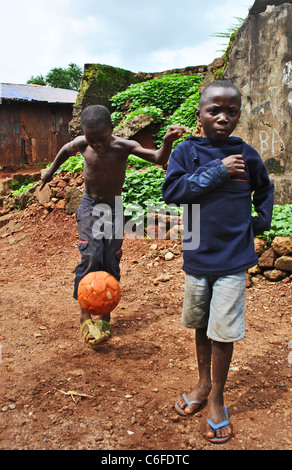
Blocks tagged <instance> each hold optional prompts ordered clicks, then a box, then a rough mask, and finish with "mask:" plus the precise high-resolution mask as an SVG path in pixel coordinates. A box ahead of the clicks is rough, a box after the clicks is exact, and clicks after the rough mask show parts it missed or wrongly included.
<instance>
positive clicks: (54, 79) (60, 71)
mask: <svg viewBox="0 0 292 470" xmlns="http://www.w3.org/2000/svg"><path fill="white" fill-rule="evenodd" d="M82 73H83V72H82V69H81V67H79V66H78V65H76V64H73V63H72V64H69V65H68V67H67V68H66V69H64V68H62V67H54V68H53V69H51V70H50V71H49V72H48V73H47V75H46V76H45V77H44V76H43V75H36V76H32V77H30V79H29V80H27V82H26V83H28V84H34V85H43V86H46V85H49V86H51V87H53V88H65V89H67V90H78V88H79V86H80V83H81V79H82Z"/></svg>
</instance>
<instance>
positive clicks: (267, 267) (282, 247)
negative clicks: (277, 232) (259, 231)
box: [247, 237, 292, 285]
mask: <svg viewBox="0 0 292 470" xmlns="http://www.w3.org/2000/svg"><path fill="white" fill-rule="evenodd" d="M255 249H256V253H257V255H258V259H259V262H258V264H257V265H256V266H254V267H252V268H250V269H249V270H248V275H247V282H248V285H249V284H250V283H254V282H258V280H259V279H260V278H261V276H264V277H265V278H266V279H268V280H269V281H281V280H283V282H289V281H290V280H291V279H292V274H291V273H292V238H291V237H275V238H274V240H273V242H272V244H271V246H268V245H267V242H266V241H265V240H263V239H261V238H255Z"/></svg>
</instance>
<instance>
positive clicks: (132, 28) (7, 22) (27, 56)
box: [0, 0, 254, 83]
mask: <svg viewBox="0 0 292 470" xmlns="http://www.w3.org/2000/svg"><path fill="white" fill-rule="evenodd" d="M253 3H254V1H253V0H220V1H218V0H206V1H203V0H183V1H182V2H180V1H177V0H138V1H137V0H107V1H106V0H2V2H1V20H2V21H1V27H0V40H1V43H0V44H1V46H0V82H2V83H26V81H27V80H28V79H29V78H30V77H31V76H32V75H39V74H42V75H46V74H47V72H49V70H51V69H52V68H53V67H64V68H66V67H67V66H68V64H69V63H71V62H74V63H76V64H78V65H79V66H81V67H82V68H83V66H84V64H85V63H100V64H107V65H112V66H116V67H121V68H124V69H127V70H131V71H133V72H138V71H142V72H160V71H163V70H169V69H173V68H182V67H186V66H193V65H208V64H210V63H211V62H212V61H213V60H214V59H215V58H216V57H220V56H221V55H222V52H221V51H220V50H221V49H222V48H224V43H226V40H224V39H220V38H217V37H214V36H212V35H213V34H214V33H217V32H226V31H227V30H228V28H230V27H231V26H232V25H234V24H237V19H236V18H238V17H239V18H246V16H247V15H248V10H249V8H250V7H251V6H252V5H253Z"/></svg>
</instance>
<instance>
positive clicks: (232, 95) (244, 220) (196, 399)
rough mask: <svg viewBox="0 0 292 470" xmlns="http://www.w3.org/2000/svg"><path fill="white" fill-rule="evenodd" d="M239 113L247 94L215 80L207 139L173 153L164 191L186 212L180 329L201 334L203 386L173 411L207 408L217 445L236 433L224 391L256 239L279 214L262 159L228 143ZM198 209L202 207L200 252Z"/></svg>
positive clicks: (206, 114)
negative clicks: (195, 208)
mask: <svg viewBox="0 0 292 470" xmlns="http://www.w3.org/2000/svg"><path fill="white" fill-rule="evenodd" d="M240 109H241V95H240V92H239V90H238V89H237V88H236V87H235V86H234V85H233V84H232V83H231V82H228V81H225V80H223V81H214V82H212V83H211V84H210V85H208V86H207V87H205V88H204V90H203V92H202V94H201V98H200V103H199V108H198V110H197V118H198V120H199V121H200V122H201V124H202V127H203V130H204V136H203V137H195V136H192V137H188V138H187V139H186V140H185V142H184V143H182V144H181V145H179V146H178V147H177V148H176V149H175V150H174V151H173V152H172V154H171V157H170V161H169V165H168V170H167V175H166V179H165V182H164V184H163V188H162V193H163V197H164V200H165V201H166V203H168V204H169V203H174V204H178V205H179V204H185V205H187V211H188V226H187V227H185V231H186V233H187V234H188V235H187V237H186V238H185V240H184V245H183V257H184V265H183V269H184V271H185V278H186V279H185V298H184V305H183V313H182V323H183V325H185V326H186V327H187V328H195V329H196V350H197V360H198V368H199V382H198V385H197V386H196V387H195V388H194V389H193V390H192V391H190V392H189V393H184V394H183V395H182V396H181V397H180V399H179V400H178V402H177V403H176V405H175V408H176V411H177V412H178V413H179V414H181V415H183V416H189V415H191V414H193V413H195V412H196V411H198V409H200V407H201V406H202V405H203V404H205V403H207V404H208V415H209V418H208V419H207V430H206V438H207V439H208V440H209V441H211V442H225V441H227V440H228V439H230V437H231V434H232V426H231V423H230V420H229V418H228V413H227V409H226V407H225V406H224V387H225V383H226V380H227V375H228V370H229V367H230V362H231V358H232V353H233V343H234V342H235V341H239V340H241V339H243V338H244V335H245V319H244V315H245V286H246V270H247V268H249V267H251V266H254V265H256V264H257V256H256V253H255V250H254V236H255V235H258V234H260V233H262V232H263V231H265V230H269V228H270V223H271V217H272V211H273V189H274V187H273V184H272V183H271V181H270V179H269V176H268V173H267V171H266V168H265V165H264V163H263V162H262V160H261V158H260V156H259V154H258V153H257V152H256V150H254V149H253V148H252V147H250V146H249V145H248V144H246V143H245V142H243V141H242V140H241V139H240V138H236V137H230V135H231V134H232V132H233V131H234V129H235V127H236V125H237V123H238V121H239V118H240ZM252 203H253V204H254V207H255V210H256V212H257V216H255V217H251V208H252V206H251V205H252ZM192 204H199V205H200V242H199V246H198V247H197V248H195V249H194V247H193V246H194V245H192V243H191V242H192V240H191V239H192V233H193V234H194V233H195V230H196V227H193V226H192ZM185 210H186V209H185ZM186 229H187V230H186ZM188 247H189V248H188ZM211 362H212V377H211Z"/></svg>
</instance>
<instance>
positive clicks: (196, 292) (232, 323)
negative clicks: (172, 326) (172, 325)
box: [182, 271, 246, 343]
mask: <svg viewBox="0 0 292 470" xmlns="http://www.w3.org/2000/svg"><path fill="white" fill-rule="evenodd" d="M245 290H246V271H241V272H239V273H236V274H229V275H227V276H195V275H193V274H187V273H186V274H185V297H184V305H183V312H182V324H183V325H184V326H185V327H186V328H206V327H207V336H208V338H210V339H212V340H214V341H219V342H223V343H232V342H234V341H239V340H241V339H243V338H244V337H245Z"/></svg>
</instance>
